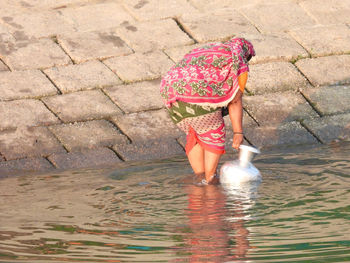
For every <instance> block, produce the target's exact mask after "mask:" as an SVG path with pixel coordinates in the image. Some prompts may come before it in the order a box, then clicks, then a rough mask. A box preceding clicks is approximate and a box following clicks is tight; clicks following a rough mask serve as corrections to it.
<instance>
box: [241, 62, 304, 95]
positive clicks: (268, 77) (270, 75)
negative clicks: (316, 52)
mask: <svg viewBox="0 0 350 263" xmlns="http://www.w3.org/2000/svg"><path fill="white" fill-rule="evenodd" d="M249 69H250V72H249V77H248V82H247V90H249V92H251V93H253V94H265V93H271V92H283V91H287V90H297V89H298V88H300V87H306V86H307V85H308V82H307V80H306V79H305V78H304V77H303V76H302V75H301V74H300V73H299V72H298V70H297V69H296V68H295V67H294V66H293V64H291V63H288V62H269V63H264V64H256V65H251V66H250V67H249Z"/></svg>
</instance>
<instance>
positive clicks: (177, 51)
mask: <svg viewBox="0 0 350 263" xmlns="http://www.w3.org/2000/svg"><path fill="white" fill-rule="evenodd" d="M202 45H203V44H195V45H189V46H181V47H172V48H168V49H165V50H164V52H165V53H166V54H167V55H168V56H169V57H170V58H171V59H172V60H173V61H174V62H175V63H177V62H179V61H180V60H181V59H183V57H184V56H185V55H186V54H187V53H189V52H190V51H192V50H193V49H195V48H199V47H201V46H202Z"/></svg>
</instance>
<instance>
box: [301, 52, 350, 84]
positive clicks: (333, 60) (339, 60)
mask: <svg viewBox="0 0 350 263" xmlns="http://www.w3.org/2000/svg"><path fill="white" fill-rule="evenodd" d="M295 65H296V66H297V67H298V68H299V70H300V71H301V72H302V73H303V74H304V75H305V76H306V77H307V78H308V80H309V81H310V82H311V83H312V85H314V86H315V87H317V86H325V85H342V84H349V83H350V55H342V56H330V57H320V58H311V59H302V60H299V61H297V62H296V63H295Z"/></svg>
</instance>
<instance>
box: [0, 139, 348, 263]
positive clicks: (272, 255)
mask: <svg viewBox="0 0 350 263" xmlns="http://www.w3.org/2000/svg"><path fill="white" fill-rule="evenodd" d="M349 156H350V144H340V145H337V144H334V145H331V146H327V147H318V148H311V149H310V148H309V149H302V148H297V149H284V150H279V151H275V152H269V153H267V152H265V153H263V154H262V155H260V156H258V158H257V159H256V160H255V161H254V164H255V166H256V167H257V168H258V169H259V170H260V171H261V174H262V176H263V181H262V183H261V184H260V185H250V186H249V187H246V188H245V189H243V190H242V191H240V192H238V191H233V192H225V191H224V190H223V189H222V188H221V187H220V186H208V187H202V188H201V187H196V186H193V185H191V183H190V182H191V170H190V168H189V166H188V164H187V161H186V160H184V159H181V158H177V159H172V160H163V161H159V162H148V163H134V164H128V165H126V164H124V165H120V166H118V167H117V168H114V169H110V168H109V169H105V170H81V171H75V172H71V171H70V172H59V173H52V174H46V175H26V176H19V177H12V178H5V179H2V180H1V181H0V197H1V200H0V212H1V214H0V262H269V263H270V262H327V263H329V262H350V227H349V223H350V202H349V199H350V187H349V186H350V184H349V183H350V158H349ZM228 158H229V156H226V159H223V160H222V162H224V161H225V160H227V159H228ZM231 158H232V156H231Z"/></svg>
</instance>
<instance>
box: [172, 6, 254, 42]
mask: <svg viewBox="0 0 350 263" xmlns="http://www.w3.org/2000/svg"><path fill="white" fill-rule="evenodd" d="M179 21H180V23H181V25H182V26H183V28H184V29H185V30H186V31H187V32H189V34H190V35H191V36H192V37H193V38H194V39H196V40H197V41H198V42H207V41H216V40H226V39H229V38H230V37H232V36H235V35H242V34H257V33H258V31H257V30H256V28H255V27H254V26H253V25H252V24H251V23H250V22H249V21H248V20H247V19H246V18H244V17H243V16H242V15H241V14H239V13H238V12H237V11H236V10H234V9H220V10H215V11H213V12H208V13H194V14H192V13H186V14H184V15H182V16H181V17H180V18H179Z"/></svg>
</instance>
